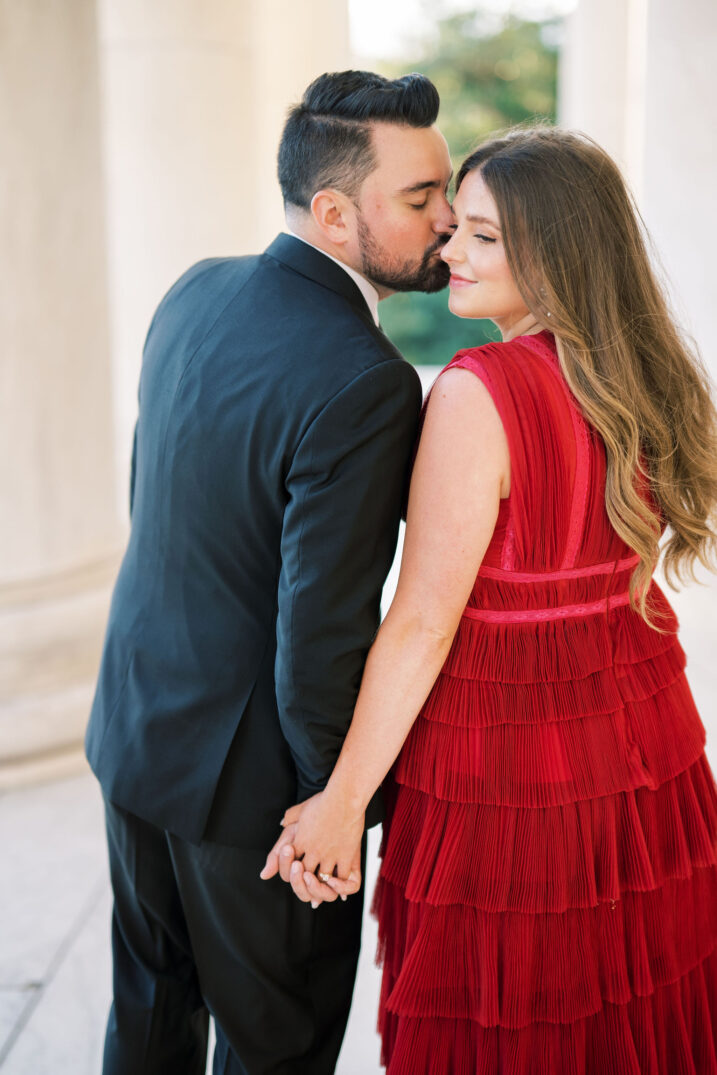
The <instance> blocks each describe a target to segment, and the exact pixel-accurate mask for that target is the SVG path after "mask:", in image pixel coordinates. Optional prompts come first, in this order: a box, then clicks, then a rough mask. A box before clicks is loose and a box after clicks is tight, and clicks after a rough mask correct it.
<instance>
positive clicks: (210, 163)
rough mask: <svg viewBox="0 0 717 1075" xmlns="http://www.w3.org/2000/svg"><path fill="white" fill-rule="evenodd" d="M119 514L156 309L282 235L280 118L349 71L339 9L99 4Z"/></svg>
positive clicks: (318, 3) (342, 5)
mask: <svg viewBox="0 0 717 1075" xmlns="http://www.w3.org/2000/svg"><path fill="white" fill-rule="evenodd" d="M98 4H99V12H100V39H101V49H102V70H103V86H104V115H105V166H106V174H107V191H108V196H107V214H108V232H109V245H110V310H111V332H112V352H113V361H114V390H115V408H116V420H117V422H116V428H117V443H116V459H117V466H118V471H117V484H118V488H119V490H120V494H119V495H120V499H121V503H124V501H125V496H126V486H127V470H128V468H127V461H128V456H129V451H130V445H131V436H132V429H133V426H134V420H135V415H136V385H137V380H138V374H139V365H140V359H141V351H142V344H143V341H144V337H145V334H146V331H147V327H148V325H149V321H150V318H151V315H152V312H153V310H154V308H155V307H156V305H157V302H158V301H159V299H160V298H161V296H162V294H163V293H164V292H165V291H166V290H167V288H168V287H169V286H170V285H171V284H172V283H173V282H174V280H175V279H176V278H177V276H179V275H180V273H182V272H183V271H184V269H186V268H188V267H189V265H191V264H192V262H194V261H197V260H198V259H200V258H204V257H210V256H215V255H227V254H229V255H231V254H243V253H250V252H255V251H259V250H261V249H263V247H264V246H266V245H267V243H268V242H270V241H271V239H272V238H273V237H274V235H275V234H276V233H277V232H278V231H279V230H281V227H282V225H283V214H282V207H281V199H280V196H279V190H278V184H277V181H276V165H275V158H276V149H277V144H278V140H279V134H280V131H281V126H282V124H283V120H284V117H285V114H286V110H287V108H288V107H289V105H290V104H291V103H293V102H294V101H295V100H296V99H297V97H298V96H299V95H300V94H301V92H302V90H303V89H304V87H305V86H306V85H307V84H308V82H310V81H311V79H312V78H314V77H315V76H316V75H317V74H320V73H321V72H322V71H325V70H337V69H341V68H342V67H346V66H348V58H349V45H348V11H347V3H346V0H302V2H301V3H292V2H288V0H242V2H241V3H238V2H237V0H171V2H170V0H162V2H160V0H153V2H152V3H147V2H146V0H98Z"/></svg>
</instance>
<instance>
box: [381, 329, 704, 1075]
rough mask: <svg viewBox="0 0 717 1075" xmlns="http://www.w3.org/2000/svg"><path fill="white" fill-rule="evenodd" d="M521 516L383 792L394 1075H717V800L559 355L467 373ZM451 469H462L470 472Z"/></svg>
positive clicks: (683, 693)
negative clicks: (490, 403) (632, 596)
mask: <svg viewBox="0 0 717 1075" xmlns="http://www.w3.org/2000/svg"><path fill="white" fill-rule="evenodd" d="M451 365H452V366H455V365H458V366H461V367H463V368H467V369H469V370H471V371H472V372H473V373H475V374H476V375H477V376H479V377H480V378H481V379H482V380H483V382H484V383H485V384H486V385H487V387H488V388H489V390H490V391H491V394H492V396H493V399H494V401H495V403H496V406H497V407H498V410H499V412H500V414H501V418H502V420H503V424H504V427H505V429H506V435H507V437H508V442H509V446H510V452H511V495H510V498H509V500H508V501H506V502H504V503H503V505H502V507H501V512H500V516H499V520H498V525H497V527H496V532H495V534H494V537H493V540H492V542H491V546H490V548H489V550H488V553H487V555H486V558H485V560H484V563H483V565H482V566H481V569H480V572H479V575H478V579H477V580H476V585H475V588H474V591H473V593H472V595H471V599H470V601H469V604H468V607H467V608H466V610H465V613H464V616H463V617H462V620H461V624H460V627H459V630H458V633H457V635H456V638H455V640H454V643H453V646H452V648H451V651H450V654H449V656H448V659H447V661H446V663H445V665H444V668H443V670H442V672H441V674H440V676H439V678H438V680H437V682H436V684H435V686H434V688H433V690H432V692H431V694H430V696H429V698H428V699H427V701H426V703H425V705H424V707H423V709H422V711H421V713H420V714H419V716H418V718H417V720H416V722H415V724H414V727H413V729H412V730H411V733H410V735H409V737H408V739H407V741H406V743H405V745H404V748H403V750H402V752H401V754H400V755H399V758H398V759H397V762H396V764H395V766H394V768H393V771H392V774H391V776H390V778H389V780H388V781H387V788H386V793H387V800H388V821H387V825H386V827H385V835H384V844H383V848H382V856H383V861H382V868H381V874H380V878H379V883H378V887H377V890H376V893H375V897H374V909H375V911H376V913H377V915H378V918H379V938H380V940H379V943H380V958H381V960H382V962H383V984H382V993H381V1005H380V1016H379V1025H380V1031H381V1035H382V1039H383V1059H384V1063H385V1064H386V1065H387V1067H388V1073H389V1075H478V1073H480V1075H498V1073H500V1075H612V1073H614V1075H717V1055H716V1047H715V1030H714V1028H715V1020H716V1013H717V951H716V948H717V920H716V910H717V855H716V847H717V793H716V791H715V783H714V779H713V776H712V773H711V771H710V768H709V766H708V764H707V761H706V759H705V755H704V738H705V737H704V728H703V726H702V723H701V721H700V718H699V715H698V714H697V711H696V709H695V705H694V702H693V699H692V696H691V693H690V690H689V687H688V684H687V680H686V678H685V655H684V653H683V651H682V648H681V647H680V644H679V641H678V639H677V633H676V632H677V623H676V620H675V617H674V614H673V613H672V610H671V609H670V606H669V604H668V602H667V600H666V599H665V597H664V595H663V594H662V593H661V592H660V590H659V588H658V587H657V586H656V585H655V584H654V583H653V585H652V588H651V592H650V605H651V608H652V613H653V616H654V617H655V619H656V621H657V622H658V623H659V625H660V630H659V631H657V630H654V629H653V628H651V627H649V626H648V625H647V624H646V623H645V622H644V620H643V619H642V618H641V617H640V616H639V615H638V613H637V612H635V611H634V610H633V609H632V608H631V607H630V604H629V600H628V586H629V579H630V574H631V571H632V570H633V568H634V566H635V563H636V559H635V557H634V556H633V555H632V553H631V551H630V550H629V549H628V548H626V547H625V545H624V543H623V542H622V541H621V539H620V538H619V537H618V536H617V535H616V534H615V532H614V531H613V530H612V528H611V527H610V524H609V521H608V520H607V516H606V514H605V510H604V502H603V497H604V479H605V461H604V451H603V450H602V446H601V443H600V441H599V439H598V438H597V437H596V436H595V434H594V433H593V432H592V431H591V430H590V429H589V427H588V426H587V425H586V423H584V422H583V420H582V418H581V416H580V414H579V412H578V410H577V407H576V406H575V404H574V402H573V400H572V397H571V396H570V393H569V392H568V391H567V387H566V385H565V383H564V381H563V378H562V375H561V373H560V368H559V364H558V362H557V358H556V355H555V350H554V346H553V341H552V337H550V336H549V335H548V334H545V333H544V334H541V335H540V336H538V337H523V338H521V339H520V340H518V341H514V342H513V343H511V344H504V345H489V346H488V347H486V348H480V349H477V350H475V351H468V352H461V353H459V355H458V356H456V359H454V362H453V363H452V364H451ZM457 465H460V463H459V461H458V462H457Z"/></svg>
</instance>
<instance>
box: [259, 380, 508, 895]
mask: <svg viewBox="0 0 717 1075" xmlns="http://www.w3.org/2000/svg"><path fill="white" fill-rule="evenodd" d="M509 483H510V458H509V454H508V445H507V441H506V437H505V433H504V430H503V426H502V423H501V421H500V418H499V416H498V412H497V410H496V408H495V405H494V403H493V401H492V399H491V397H490V394H489V393H488V390H487V389H486V388H485V386H484V385H483V384H482V382H481V381H480V380H478V378H477V377H475V375H474V374H472V373H470V372H469V371H467V370H462V369H453V370H449V371H447V372H446V373H445V374H443V375H442V376H441V377H440V379H439V380H438V382H437V384H436V385H435V387H434V389H433V391H432V393H431V399H430V402H429V405H428V408H427V412H426V419H425V424H424V428H423V433H422V436H421V442H420V446H419V449H418V453H417V456H416V462H415V465H414V469H413V475H412V479H411V489H410V495H409V502H408V514H407V520H406V537H405V543H404V550H403V559H402V562H401V572H400V576H399V581H398V586H397V588H396V595H395V597H394V600H393V603H392V604H391V607H390V609H389V611H388V613H387V615H386V618H385V619H384V621H383V623H382V624H381V628H380V630H379V631H378V634H377V635H376V639H375V641H374V643H373V645H372V647H371V650H370V651H369V655H368V659H367V661H366V666H365V669H364V673H363V678H362V681H361V690H360V692H359V695H358V699H357V702H356V707H355V710H354V716H353V719H352V722H351V726H350V728H349V731H348V734H347V736H346V739H345V741H344V745H343V748H342V750H341V754H340V756H339V758H338V761H337V763H336V766H335V768H334V771H333V773H332V775H331V777H330V779H329V781H328V784H327V786H326V788H325V790H324V791H323V792H321V793H320V794H319V795H317V796H315V797H314V798H313V799H311V800H309V801H308V802H307V803H306V804H302V808H301V812H300V816H299V818H298V825H297V827H296V831H295V833H293V839H292V844H293V847H294V852H295V855H296V857H297V858H299V857H301V856H302V855H303V868H304V871H306V872H309V873H313V872H314V870H316V868H317V867H319V869H320V872H321V873H325V874H329V875H330V874H332V873H333V872H334V869H335V868H336V872H337V874H338V876H339V877H340V878H341V877H343V878H346V877H348V876H349V872H350V869H351V866H352V864H353V863H354V862H355V859H356V846H357V843H358V842H359V841H360V838H361V834H362V831H363V814H364V811H365V808H366V805H367V803H368V802H369V800H370V798H371V796H372V795H373V793H374V792H375V790H376V788H377V787H378V786H379V785H380V783H381V781H382V780H383V778H384V777H385V775H386V773H387V772H388V770H389V769H390V767H391V765H392V764H393V762H394V760H395V759H396V757H397V755H398V753H399V751H400V749H401V746H402V744H403V742H404V740H405V738H406V736H407V735H408V732H409V731H410V728H411V725H412V724H413V722H414V720H415V719H416V716H417V715H418V712H419V710H420V708H421V706H422V705H423V703H424V701H425V700H426V697H427V696H428V694H429V692H430V690H431V687H432V686H433V684H434V682H435V680H436V677H437V676H438V673H439V672H440V670H441V667H442V666H443V664H444V662H445V659H446V656H447V654H448V651H449V649H450V646H451V642H452V641H453V637H454V635H455V632H456V630H457V627H458V623H459V620H460V617H461V614H462V612H463V610H464V608H465V606H466V603H467V601H468V597H469V595H470V593H471V590H472V588H473V586H474V584H475V578H476V575H477V572H478V568H479V566H480V563H481V560H482V558H483V555H484V553H485V550H486V548H487V547H488V544H489V542H490V539H491V536H492V534H493V530H494V529H495V523H496V518H497V515H498V508H499V504H500V498H501V497H502V496H507V494H508V492H509ZM295 809H296V808H292V811H289V812H288V813H287V821H288V822H294V821H295V820H296V816H297V814H296V813H294V810H295ZM297 813H298V811H297ZM274 872H276V871H274ZM282 875H284V871H283V870H282ZM317 884H318V882H317ZM317 892H318V889H317Z"/></svg>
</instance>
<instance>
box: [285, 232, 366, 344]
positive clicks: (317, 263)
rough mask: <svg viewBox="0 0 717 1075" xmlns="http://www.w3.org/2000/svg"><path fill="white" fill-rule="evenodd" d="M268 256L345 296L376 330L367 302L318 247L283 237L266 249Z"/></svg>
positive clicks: (345, 275) (349, 278) (350, 280)
mask: <svg viewBox="0 0 717 1075" xmlns="http://www.w3.org/2000/svg"><path fill="white" fill-rule="evenodd" d="M265 254H266V255H267V256H268V257H270V258H274V260H275V261H280V262H282V264H284V265H287V266H288V267H289V268H290V269H293V270H294V272H298V273H300V275H301V276H305V277H307V279H309V280H313V281H314V282H315V283H317V284H320V285H321V286H322V287H328V288H329V289H330V290H331V291H335V292H336V293H337V294H339V295H342V296H343V297H344V298H345V299H347V300H348V302H350V303H351V305H352V306H354V307H355V308H356V310H357V311H358V312H359V313H360V314H362V315H363V316H364V317H366V318H368V320H369V321H370V322H371V325H372V326H373V327H374V328H375V327H376V326H375V322H374V320H373V317H372V315H371V311H370V310H369V308H368V304H367V302H366V300H365V298H364V297H363V295H362V294H361V291H360V289H359V288H358V287H357V285H356V284H355V283H354V281H353V280H352V279H351V277H350V276H349V274H348V273H347V272H344V270H343V269H342V268H341V266H340V265H337V264H336V262H335V261H332V260H331V258H329V257H326V256H325V255H324V254H322V253H321V252H320V251H319V250H317V249H316V248H315V247H313V246H309V244H308V243H302V241H301V239H295V238H294V236H293V235H286V234H283V233H282V234H281V235H277V237H276V239H274V242H273V243H271V245H270V246H268V247H267V248H266V250H265Z"/></svg>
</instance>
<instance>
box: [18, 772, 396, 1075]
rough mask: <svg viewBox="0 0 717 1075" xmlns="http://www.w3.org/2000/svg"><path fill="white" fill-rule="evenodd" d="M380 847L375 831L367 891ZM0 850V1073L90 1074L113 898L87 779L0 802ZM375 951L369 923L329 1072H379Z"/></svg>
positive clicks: (98, 1042) (102, 1012)
mask: <svg viewBox="0 0 717 1075" xmlns="http://www.w3.org/2000/svg"><path fill="white" fill-rule="evenodd" d="M377 838H378V837H377V833H375V832H374V833H372V835H371V842H370V853H369V859H370V863H371V866H370V868H369V871H368V877H367V884H368V890H369V891H371V890H372V888H373V883H374V877H375V870H376V842H377ZM0 847H2V849H3V852H2V860H3V862H2V881H1V882H0V885H1V888H0V906H1V907H2V911H1V913H0V1068H1V1069H2V1072H3V1075H98V1073H99V1071H100V1069H101V1058H102V1041H103V1035H104V1024H105V1018H106V1015H107V1009H108V1007H109V1002H110V972H111V968H110V913H111V896H110V887H109V878H108V874H107V867H106V861H105V860H106V856H105V845H104V830H103V820H102V805H101V800H100V795H99V791H98V788H97V785H96V782H95V780H94V777H92V776H91V774H89V773H86V774H83V775H81V776H78V777H75V778H72V779H69V780H64V781H61V782H58V783H55V784H49V785H45V786H42V787H36V788H29V789H27V790H24V791H13V792H11V793H8V794H6V795H3V796H2V797H0ZM317 913H320V912H317ZM375 948H376V927H375V923H374V922H373V920H372V919H370V918H369V917H368V916H367V920H366V923H365V933H364V943H363V950H362V955H361V961H360V966H359V974H358V978H357V982H356V992H355V995H354V1005H353V1008H352V1012H351V1020H350V1023H349V1027H348V1030H347V1034H346V1038H345V1040H344V1047H343V1050H342V1053H341V1058H340V1061H339V1066H338V1068H337V1075H378V1073H379V1072H380V1071H381V1070H382V1069H381V1067H380V1066H379V1062H378V1056H379V1042H378V1036H377V1034H376V1032H375V1022H376V1012H377V1007H378V985H379V972H378V971H377V969H376V967H375V965H374V961H373V955H374V952H375Z"/></svg>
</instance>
